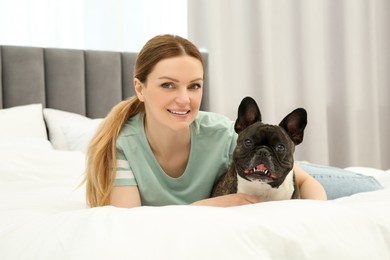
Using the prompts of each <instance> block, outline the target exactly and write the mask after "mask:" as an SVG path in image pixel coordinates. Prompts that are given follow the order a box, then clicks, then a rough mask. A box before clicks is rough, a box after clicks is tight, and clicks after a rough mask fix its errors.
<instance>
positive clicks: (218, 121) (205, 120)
mask: <svg viewBox="0 0 390 260" xmlns="http://www.w3.org/2000/svg"><path fill="white" fill-rule="evenodd" d="M194 125H195V127H196V128H197V129H199V130H202V129H205V128H206V129H208V130H210V129H213V130H219V129H220V130H226V129H233V126H234V121H232V120H231V119H230V118H228V117H227V116H225V115H222V114H218V113H214V112H206V111H199V113H198V116H197V117H196V120H195V121H194Z"/></svg>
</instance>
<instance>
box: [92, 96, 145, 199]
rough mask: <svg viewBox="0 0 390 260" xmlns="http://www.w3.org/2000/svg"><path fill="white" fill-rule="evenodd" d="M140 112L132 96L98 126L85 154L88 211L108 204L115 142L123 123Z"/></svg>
mask: <svg viewBox="0 0 390 260" xmlns="http://www.w3.org/2000/svg"><path fill="white" fill-rule="evenodd" d="M143 110H144V106H143V103H141V102H140V101H139V100H138V98H137V97H136V96H133V97H131V98H130V99H128V100H125V101H122V102H120V103H119V104H117V105H116V106H115V107H113V108H112V110H111V112H110V113H109V114H108V115H107V117H106V118H105V119H104V121H103V122H102V124H101V125H100V126H99V128H98V130H97V132H96V134H95V136H94V138H93V139H92V141H91V143H90V145H89V148H88V152H87V158H88V159H87V167H86V174H85V182H86V197H87V204H88V205H89V206H90V207H98V206H105V205H108V204H109V195H110V192H111V189H112V186H113V184H114V181H115V175H116V172H115V170H113V169H116V154H115V151H116V139H117V137H118V134H119V131H120V130H121V128H122V126H123V124H124V123H125V122H126V121H127V119H129V118H130V117H132V116H134V115H136V114H138V113H139V112H141V111H143Z"/></svg>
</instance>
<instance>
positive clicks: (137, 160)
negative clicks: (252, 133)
mask: <svg viewBox="0 0 390 260" xmlns="http://www.w3.org/2000/svg"><path fill="white" fill-rule="evenodd" d="M190 128H191V151H190V157H189V160H188V164H187V167H186V169H185V171H184V173H183V175H182V176H180V177H178V178H172V177H170V176H168V175H167V174H166V173H165V172H164V170H163V169H162V168H161V167H160V165H159V163H158V162H157V160H156V158H155V157H154V154H153V152H152V150H151V148H150V146H149V143H148V141H147V139H146V136H145V131H144V114H143V113H141V114H138V115H136V116H134V117H132V118H130V119H129V120H128V121H127V122H126V123H125V124H124V126H123V128H122V130H121V132H120V133H119V136H118V139H117V143H116V152H117V171H116V180H115V184H114V185H115V186H130V185H137V186H138V189H139V192H140V196H141V203H142V205H144V206H162V205H176V204H178V205H181V204H190V203H192V202H194V201H198V200H201V199H205V198H208V197H209V196H210V194H211V190H212V187H213V185H214V183H215V182H216V181H217V180H218V178H219V177H220V176H221V175H222V174H223V173H225V172H226V171H227V169H228V167H229V164H230V162H231V160H232V154H233V150H234V148H235V146H236V140H237V134H236V133H235V131H234V122H233V121H232V120H230V119H229V118H227V117H225V116H223V115H219V114H215V113H211V112H203V111H200V112H199V113H198V116H197V118H196V119H195V121H194V122H193V123H192V124H191V126H190Z"/></svg>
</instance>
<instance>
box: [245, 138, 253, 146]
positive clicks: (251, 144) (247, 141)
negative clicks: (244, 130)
mask: <svg viewBox="0 0 390 260" xmlns="http://www.w3.org/2000/svg"><path fill="white" fill-rule="evenodd" d="M244 144H245V146H246V147H252V146H253V142H252V140H251V139H245V141H244Z"/></svg>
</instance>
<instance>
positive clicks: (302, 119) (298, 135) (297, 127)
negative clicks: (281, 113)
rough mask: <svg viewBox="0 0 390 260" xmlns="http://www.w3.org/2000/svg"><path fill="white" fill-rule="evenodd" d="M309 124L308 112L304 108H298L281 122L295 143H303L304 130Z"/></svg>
mask: <svg viewBox="0 0 390 260" xmlns="http://www.w3.org/2000/svg"><path fill="white" fill-rule="evenodd" d="M306 125H307V113H306V110H305V109H303V108H297V109H295V110H294V111H292V112H291V113H290V114H288V115H287V116H286V117H285V118H284V119H283V120H282V121H281V122H280V124H279V126H281V127H282V128H283V129H284V130H286V132H287V133H288V135H289V136H290V138H291V140H292V141H293V142H294V144H295V145H298V144H300V143H302V141H303V131H304V130H305V127H306Z"/></svg>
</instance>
